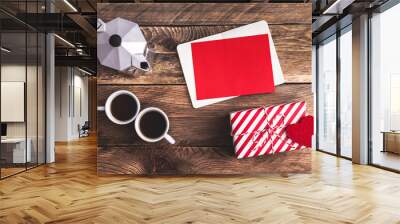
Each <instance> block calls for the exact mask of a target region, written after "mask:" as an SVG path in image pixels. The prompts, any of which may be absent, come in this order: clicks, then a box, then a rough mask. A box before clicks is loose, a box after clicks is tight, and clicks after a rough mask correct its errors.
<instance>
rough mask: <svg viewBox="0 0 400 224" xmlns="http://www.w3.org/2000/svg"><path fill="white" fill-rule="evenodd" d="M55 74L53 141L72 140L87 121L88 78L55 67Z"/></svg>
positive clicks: (68, 69)
mask: <svg viewBox="0 0 400 224" xmlns="http://www.w3.org/2000/svg"><path fill="white" fill-rule="evenodd" d="M55 74H56V83H55V85H56V91H55V129H56V131H55V140H56V141H70V140H74V139H77V138H79V133H78V125H83V124H84V122H85V121H87V120H88V78H87V77H86V76H84V74H83V73H82V72H80V71H79V70H77V69H76V68H72V67H56V72H55ZM80 107H81V108H80Z"/></svg>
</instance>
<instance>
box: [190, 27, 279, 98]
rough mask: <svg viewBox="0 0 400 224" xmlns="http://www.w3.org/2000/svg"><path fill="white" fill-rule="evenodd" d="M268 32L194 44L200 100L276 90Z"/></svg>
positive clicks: (194, 64)
mask: <svg viewBox="0 0 400 224" xmlns="http://www.w3.org/2000/svg"><path fill="white" fill-rule="evenodd" d="M268 38H269V37H268V35H267V34H262V35H254V36H247V37H238V38H228V39H222V40H213V41H204V42H195V43H192V44H191V47H192V57H193V68H194V76H195V83H196V95H197V99H198V100H202V99H210V98H218V97H228V96H240V95H249V94H257V93H271V92H273V91H274V78H273V72H272V64H271V55H270V48H269V40H268Z"/></svg>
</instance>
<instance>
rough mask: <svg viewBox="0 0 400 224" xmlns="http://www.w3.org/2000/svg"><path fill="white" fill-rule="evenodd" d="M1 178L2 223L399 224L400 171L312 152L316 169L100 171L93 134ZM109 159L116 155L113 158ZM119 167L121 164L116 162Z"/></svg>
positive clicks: (57, 147) (0, 212)
mask: <svg viewBox="0 0 400 224" xmlns="http://www.w3.org/2000/svg"><path fill="white" fill-rule="evenodd" d="M55 147H56V148H55V153H56V155H55V156H56V163H52V164H46V165H43V166H40V167H38V168H35V169H32V170H29V171H28V172H24V173H21V174H19V175H17V176H14V177H10V178H7V179H5V180H1V181H0V224H16V223H29V224H36V223H38V224H40V223H46V224H51V223H54V224H66V223H70V224H78V223H79V224H81V223H82V224H85V223H98V224H102V223H103V224H114V223H121V224H125V223H140V224H166V223H167V224H170V223H171V224H189V223H196V224H197V223H213V224H214V223H215V224H219V223H222V224H225V223H226V224H247V223H270V224H277V223H279V224H293V223H295V224H297V223H299V224H302V223H304V224H314V223H324V224H338V223H347V224H350V223H357V224H361V223H362V224H364V223H371V224H383V223H384V224H398V223H399V220H400V213H399V211H400V200H398V198H400V191H399V189H400V178H399V177H400V175H399V174H396V173H392V172H388V171H385V170H381V169H378V168H375V167H371V166H365V165H364V166H361V165H357V164H352V163H351V161H349V160H346V159H342V158H338V157H334V156H331V155H328V154H325V153H321V152H316V151H312V152H311V155H312V161H313V162H312V173H307V174H296V175H291V174H289V175H281V174H268V175H266V176H261V175H263V174H261V175H260V176H252V175H251V174H250V175H247V176H234V177H230V176H223V177H210V176H207V177H203V176H200V177H199V176H191V177H185V178H182V177H157V178H149V177H135V178H132V177H131V176H127V175H109V176H99V175H97V173H96V139H95V138H92V137H89V138H81V139H79V141H73V142H68V143H64V144H56V146H55ZM111 162H112V161H111ZM117 171H118V172H121V170H120V169H117Z"/></svg>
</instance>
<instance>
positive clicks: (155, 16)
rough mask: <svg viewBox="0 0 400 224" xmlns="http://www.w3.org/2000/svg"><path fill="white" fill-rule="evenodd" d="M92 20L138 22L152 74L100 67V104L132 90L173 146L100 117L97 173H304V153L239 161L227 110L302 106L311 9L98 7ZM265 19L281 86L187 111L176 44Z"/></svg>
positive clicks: (307, 95) (306, 95)
mask: <svg viewBox="0 0 400 224" xmlns="http://www.w3.org/2000/svg"><path fill="white" fill-rule="evenodd" d="M98 6H99V7H98V9H99V11H98V17H99V18H101V19H103V20H104V21H109V20H111V19H113V18H115V17H122V18H125V19H129V20H132V21H135V22H137V23H138V24H139V25H140V26H141V29H142V31H143V33H144V35H145V38H146V40H147V41H148V46H149V55H148V60H149V61H150V64H151V66H152V71H151V72H147V73H144V72H140V71H137V70H135V71H133V72H130V73H126V74H124V73H120V72H115V71H112V70H111V69H107V68H105V67H103V66H101V65H98V88H97V97H98V102H97V103H98V105H104V103H105V101H106V99H107V97H108V96H109V95H110V94H111V93H112V92H114V91H116V90H120V89H125V90H129V91H131V92H133V93H135V94H136V95H137V96H138V98H139V99H140V101H141V106H142V108H146V107H149V106H154V107H159V108H161V109H162V110H164V111H165V112H166V113H167V114H168V116H169V118H170V124H171V125H170V132H169V133H170V134H171V135H172V136H173V137H174V138H175V139H176V145H173V146H171V145H169V144H168V143H167V142H166V141H164V140H162V141H160V142H157V143H145V142H143V141H142V140H140V139H139V137H138V136H137V135H136V134H135V132H134V127H133V123H131V124H128V125H123V126H120V125H116V124H113V123H112V122H111V121H110V120H109V119H108V118H107V117H106V116H105V114H104V112H98V114H97V115H98V116H97V119H98V139H97V140H98V146H99V148H98V160H97V164H98V174H100V175H102V174H131V175H223V174H227V175H251V174H252V175H258V174H266V173H271V172H278V173H297V172H309V171H310V167H311V165H310V164H311V163H310V161H311V160H310V153H309V152H308V150H304V151H300V152H290V153H282V154H279V155H272V156H265V157H259V158H249V159H243V160H237V159H236V158H235V156H234V150H233V145H232V137H231V136H230V124H229V113H231V112H233V111H238V110H242V109H248V108H255V107H261V106H269V105H274V104H282V103H288V102H292V101H306V102H307V106H308V110H307V112H308V113H309V114H311V113H312V111H313V108H312V107H313V96H312V92H311V24H310V23H311V4H265V3H258V4H253V3H243V4H242V3H241V4H232V3H229V4H213V3H204V4H191V3H175V4H155V3H154V4H153V3H150V4H112V5H111V4H100V5H98ZM260 20H266V21H267V22H268V23H269V24H270V29H271V33H272V37H273V40H274V42H275V45H276V49H277V52H278V57H279V60H280V63H281V66H282V69H283V72H284V76H285V79H286V81H287V84H284V85H281V86H278V87H277V88H276V91H275V92H274V93H272V94H260V95H252V96H241V97H238V98H235V99H231V100H228V101H224V102H220V103H217V104H214V105H210V106H206V107H204V108H199V109H193V107H192V105H191V102H190V99H189V94H188V90H187V87H186V85H185V80H184V77H183V73H182V71H181V67H180V63H179V58H178V55H177V52H176V47H177V45H178V44H180V43H185V42H188V41H191V40H195V39H198V38H202V37H205V36H209V35H212V34H216V33H220V32H224V31H227V30H230V29H233V28H235V27H238V26H241V25H245V24H249V23H252V22H257V21H260Z"/></svg>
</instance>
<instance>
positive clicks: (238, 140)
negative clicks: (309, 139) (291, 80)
mask: <svg viewBox="0 0 400 224" xmlns="http://www.w3.org/2000/svg"><path fill="white" fill-rule="evenodd" d="M305 114H306V103H305V102H297V103H288V104H281V105H276V106H269V107H260V108H254V109H249V110H243V111H237V112H233V113H231V114H230V120H231V127H232V133H231V135H232V137H233V144H234V147H235V153H236V156H237V158H238V159H241V158H247V157H255V156H261V155H265V154H274V153H280V152H287V151H292V150H298V149H301V148H303V146H301V145H299V144H297V143H295V142H293V141H292V140H291V139H290V138H288V137H287V136H286V132H285V128H286V127H287V126H288V125H290V124H294V123H297V122H298V121H299V119H300V118H302V117H304V116H305Z"/></svg>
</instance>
